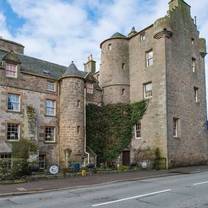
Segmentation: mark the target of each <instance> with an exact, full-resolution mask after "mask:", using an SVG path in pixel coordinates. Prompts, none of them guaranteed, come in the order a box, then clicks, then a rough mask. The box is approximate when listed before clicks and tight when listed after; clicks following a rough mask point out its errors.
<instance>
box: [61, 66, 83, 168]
mask: <svg viewBox="0 0 208 208" xmlns="http://www.w3.org/2000/svg"><path fill="white" fill-rule="evenodd" d="M83 77H84V75H83V72H81V71H79V70H78V69H77V67H76V66H75V65H74V63H73V62H72V64H71V65H70V66H69V67H68V68H67V70H66V72H65V73H64V74H63V76H62V77H61V80H60V123H59V147H60V165H61V167H68V164H69V162H72V161H76V162H82V160H83V156H84V78H83Z"/></svg>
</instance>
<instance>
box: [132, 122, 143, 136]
mask: <svg viewBox="0 0 208 208" xmlns="http://www.w3.org/2000/svg"><path fill="white" fill-rule="evenodd" d="M138 125H139V127H140V128H138V129H137V126H138ZM141 127H142V125H141V121H138V122H137V123H136V124H135V125H134V136H135V139H141V138H142V133H141V132H142V131H141V129H142V128H141ZM138 132H139V136H138Z"/></svg>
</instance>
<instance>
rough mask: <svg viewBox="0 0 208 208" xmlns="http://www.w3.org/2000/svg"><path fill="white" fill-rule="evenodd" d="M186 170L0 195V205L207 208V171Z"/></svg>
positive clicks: (12, 207)
mask: <svg viewBox="0 0 208 208" xmlns="http://www.w3.org/2000/svg"><path fill="white" fill-rule="evenodd" d="M189 170H190V172H188V170H187V169H186V170H185V169H180V170H176V172H177V174H176V175H166V176H163V177H159V178H155V177H153V178H147V179H140V180H131V181H123V182H117V183H106V184H99V185H98V184H97V185H91V186H86V187H82V188H73V189H67V190H59V191H50V192H45V193H36V194H32V195H20V196H7V197H1V198H0V207H1V208H28V207H30V208H57V207H61V208H93V207H98V208H126V207H128V208H137V207H139V208H167V207H168V208H207V207H208V197H207V195H208V192H207V190H208V171H206V170H205V169H204V168H203V170H202V171H201V170H199V168H191V169H189ZM180 171H182V174H180ZM184 171H185V172H184ZM178 172H179V173H178ZM183 173H184V174H183ZM170 174H172V173H170ZM122 175H123V174H122ZM93 177H95V176H93ZM93 177H92V178H93Z"/></svg>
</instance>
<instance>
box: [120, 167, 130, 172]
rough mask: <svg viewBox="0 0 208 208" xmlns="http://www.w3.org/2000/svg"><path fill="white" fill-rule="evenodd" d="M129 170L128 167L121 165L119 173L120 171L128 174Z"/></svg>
mask: <svg viewBox="0 0 208 208" xmlns="http://www.w3.org/2000/svg"><path fill="white" fill-rule="evenodd" d="M128 170H129V167H128V166H125V165H120V166H119V167H118V171H120V172H126V171H128Z"/></svg>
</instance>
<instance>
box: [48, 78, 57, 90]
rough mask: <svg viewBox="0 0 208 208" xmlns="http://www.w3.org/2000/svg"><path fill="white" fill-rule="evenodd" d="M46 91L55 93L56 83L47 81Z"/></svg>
mask: <svg viewBox="0 0 208 208" xmlns="http://www.w3.org/2000/svg"><path fill="white" fill-rule="evenodd" d="M48 91H51V92H55V91H56V83H55V82H51V81H48Z"/></svg>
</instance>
